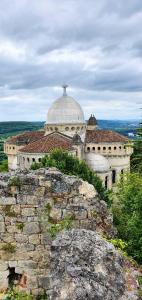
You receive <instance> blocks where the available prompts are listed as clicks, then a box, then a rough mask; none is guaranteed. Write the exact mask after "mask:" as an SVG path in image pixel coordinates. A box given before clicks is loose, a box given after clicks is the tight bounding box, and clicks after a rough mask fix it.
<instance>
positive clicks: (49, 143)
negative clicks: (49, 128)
mask: <svg viewBox="0 0 142 300" xmlns="http://www.w3.org/2000/svg"><path fill="white" fill-rule="evenodd" d="M55 148H62V149H64V150H72V138H70V137H68V136H65V135H63V134H61V133H59V132H58V133H57V132H53V133H51V134H49V135H47V136H44V137H42V138H41V139H39V140H38V141H36V142H32V143H30V144H28V145H27V146H25V147H24V148H22V149H21V150H20V152H27V153H49V152H50V151H52V150H53V149H55Z"/></svg>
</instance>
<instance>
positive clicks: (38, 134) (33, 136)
mask: <svg viewBox="0 0 142 300" xmlns="http://www.w3.org/2000/svg"><path fill="white" fill-rule="evenodd" d="M44 133H45V132H44V131H26V132H23V133H21V134H18V135H15V136H12V137H10V138H8V139H7V141H6V142H7V143H9V144H16V145H19V146H20V145H27V144H29V143H31V142H34V141H37V140H38V139H40V138H42V137H43V136H44Z"/></svg>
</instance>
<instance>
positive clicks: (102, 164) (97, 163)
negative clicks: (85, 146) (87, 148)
mask: <svg viewBox="0 0 142 300" xmlns="http://www.w3.org/2000/svg"><path fill="white" fill-rule="evenodd" d="M86 162H87V163H88V165H89V166H90V167H91V169H93V170H94V171H96V172H97V173H103V172H104V173H105V172H109V170H110V164H109V161H108V160H107V159H106V158H105V157H104V156H102V155H100V154H95V153H91V152H89V153H86Z"/></svg>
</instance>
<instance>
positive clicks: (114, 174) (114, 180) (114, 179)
mask: <svg viewBox="0 0 142 300" xmlns="http://www.w3.org/2000/svg"><path fill="white" fill-rule="evenodd" d="M115 182H116V170H112V183H115Z"/></svg>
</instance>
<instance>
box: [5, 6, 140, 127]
mask: <svg viewBox="0 0 142 300" xmlns="http://www.w3.org/2000/svg"><path fill="white" fill-rule="evenodd" d="M62 84H68V85H69V88H68V94H69V95H70V96H72V97H74V98H75V99H76V100H77V101H78V102H79V103H80V104H81V106H82V108H83V110H84V112H85V118H86V119H87V118H88V117H89V115H90V114H91V113H93V114H94V115H95V116H96V118H97V119H122V120H124V119H127V120H128V119H140V116H141V111H140V107H142V0H127V1H124V0H119V1H116V0H60V1H59V0H30V1H29V0H12V1H11V0H0V121H22V120H25V121H41V120H42V121H44V120H46V114H47V111H48V108H49V106H50V105H51V103H52V102H53V101H54V100H55V99H56V98H58V97H60V96H61V95H62V88H61V86H62Z"/></svg>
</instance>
